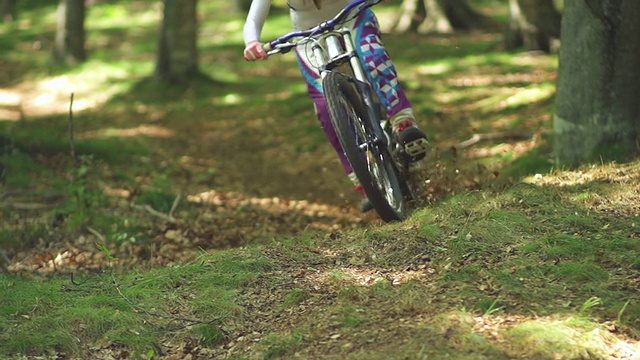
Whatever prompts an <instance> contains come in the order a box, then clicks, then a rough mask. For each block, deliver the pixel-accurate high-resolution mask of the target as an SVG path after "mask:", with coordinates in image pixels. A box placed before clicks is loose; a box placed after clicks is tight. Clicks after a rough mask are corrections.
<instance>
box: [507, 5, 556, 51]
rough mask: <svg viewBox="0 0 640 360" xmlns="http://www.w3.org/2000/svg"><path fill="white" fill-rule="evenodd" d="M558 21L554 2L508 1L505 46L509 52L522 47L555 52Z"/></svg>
mask: <svg viewBox="0 0 640 360" xmlns="http://www.w3.org/2000/svg"><path fill="white" fill-rule="evenodd" d="M560 20H561V16H560V12H558V10H557V9H556V7H555V4H554V0H509V24H508V25H507V29H506V33H505V46H506V48H507V49H509V50H512V49H516V48H519V47H521V46H525V47H527V48H529V49H532V50H542V51H544V52H551V51H556V50H557V46H555V47H554V42H557V39H559V38H560Z"/></svg>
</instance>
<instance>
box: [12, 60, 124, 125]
mask: <svg viewBox="0 0 640 360" xmlns="http://www.w3.org/2000/svg"><path fill="white" fill-rule="evenodd" d="M133 81H134V80H133V79H132V74H131V72H130V71H128V70H127V69H125V68H122V67H119V66H114V65H109V64H104V63H100V62H97V61H94V62H88V63H86V64H84V65H83V66H82V68H81V71H79V72H75V73H69V74H64V75H59V76H53V77H48V78H44V79H39V80H34V81H27V82H23V83H21V84H19V85H17V86H15V87H13V88H10V89H7V90H6V91H5V92H4V93H5V97H12V98H13V99H16V98H19V99H20V100H19V103H20V107H21V108H22V110H23V112H24V115H25V116H26V117H37V116H48V115H60V114H66V113H68V112H69V106H70V101H71V94H73V95H74V101H73V111H74V112H79V111H83V110H88V109H92V108H95V107H97V106H100V105H103V104H105V103H106V102H107V101H109V100H110V99H111V98H112V97H114V96H115V95H118V94H121V93H123V92H125V91H127V90H128V89H129V87H130V86H131V84H132V83H133Z"/></svg>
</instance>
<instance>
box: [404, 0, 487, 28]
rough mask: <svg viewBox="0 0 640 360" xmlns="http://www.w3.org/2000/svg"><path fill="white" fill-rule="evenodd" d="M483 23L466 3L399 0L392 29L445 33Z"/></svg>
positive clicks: (482, 18) (479, 25) (478, 26)
mask: <svg viewBox="0 0 640 360" xmlns="http://www.w3.org/2000/svg"><path fill="white" fill-rule="evenodd" d="M486 24H487V19H486V18H485V17H484V16H482V15H481V14H480V13H478V12H476V11H475V10H473V8H472V7H471V6H469V4H468V2H467V0H403V2H402V8H401V13H400V16H399V18H398V20H397V22H396V25H395V26H394V30H395V31H398V32H419V33H423V34H424V33H440V34H448V33H452V32H454V31H456V30H471V29H477V28H482V27H484V26H485V25H486Z"/></svg>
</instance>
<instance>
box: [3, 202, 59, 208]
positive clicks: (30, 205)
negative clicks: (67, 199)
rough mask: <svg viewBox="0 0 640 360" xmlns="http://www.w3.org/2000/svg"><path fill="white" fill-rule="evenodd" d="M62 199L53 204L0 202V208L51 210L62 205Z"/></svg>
mask: <svg viewBox="0 0 640 360" xmlns="http://www.w3.org/2000/svg"><path fill="white" fill-rule="evenodd" d="M62 203H63V201H61V202H58V203H53V204H41V203H22V202H0V208H8V209H16V210H51V209H55V208H57V207H58V206H60V205H62Z"/></svg>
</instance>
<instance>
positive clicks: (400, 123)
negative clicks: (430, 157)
mask: <svg viewBox="0 0 640 360" xmlns="http://www.w3.org/2000/svg"><path fill="white" fill-rule="evenodd" d="M353 27H354V30H355V34H356V39H357V40H356V42H357V43H358V45H359V48H358V49H357V50H358V52H359V55H360V58H361V59H362V61H363V65H364V67H365V71H366V73H367V75H368V76H369V80H371V83H372V84H373V87H374V90H375V91H376V93H377V95H378V98H379V99H380V102H381V103H382V106H383V107H384V108H385V110H386V112H387V116H388V117H389V118H390V119H391V125H392V127H393V130H394V132H395V133H396V134H398V138H399V139H400V141H401V142H402V144H403V145H404V147H405V151H406V152H407V154H409V155H410V157H411V159H412V160H414V161H417V160H421V159H422V158H424V157H425V155H426V153H427V149H428V143H427V136H426V134H425V133H424V132H422V130H420V129H418V127H417V125H416V121H415V115H414V113H413V108H412V107H411V102H410V101H409V99H408V98H407V96H406V94H405V92H404V90H403V89H402V87H401V86H400V82H399V79H398V72H397V71H396V68H395V66H394V65H393V62H392V61H391V58H390V56H389V54H388V53H387V51H386V49H385V48H384V45H383V44H382V41H381V40H380V37H381V34H380V27H379V25H378V20H377V19H376V17H375V15H374V13H373V12H372V11H371V10H367V11H364V12H362V13H361V14H360V16H359V17H358V19H357V20H356V21H355V23H353Z"/></svg>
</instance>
